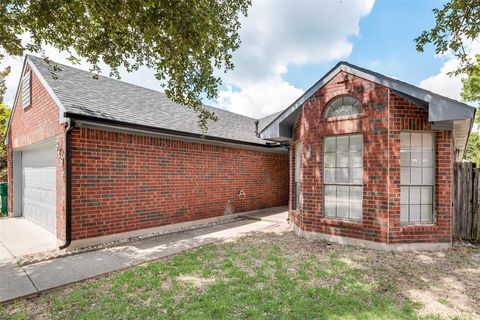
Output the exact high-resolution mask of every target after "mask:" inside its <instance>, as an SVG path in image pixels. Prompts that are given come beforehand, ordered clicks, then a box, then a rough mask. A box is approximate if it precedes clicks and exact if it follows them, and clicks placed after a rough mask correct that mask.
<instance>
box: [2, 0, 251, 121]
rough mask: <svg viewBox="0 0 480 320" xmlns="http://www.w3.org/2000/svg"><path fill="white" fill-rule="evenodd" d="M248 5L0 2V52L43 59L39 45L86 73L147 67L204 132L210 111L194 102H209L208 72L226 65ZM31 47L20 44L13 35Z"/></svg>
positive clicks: (245, 0)
mask: <svg viewBox="0 0 480 320" xmlns="http://www.w3.org/2000/svg"><path fill="white" fill-rule="evenodd" d="M250 3H251V0H195V1H186V0H185V1H183V0H178V1H171V0H128V1H126V0H108V1H98V0H76V1H59V0H5V1H2V2H1V3H0V49H4V51H5V52H6V53H8V54H10V55H17V56H18V55H23V53H24V52H25V51H26V50H28V51H31V52H35V53H39V54H43V53H44V49H43V48H44V46H45V45H46V44H48V45H51V46H53V47H55V48H57V49H58V50H60V51H67V52H69V53H70V60H71V61H72V62H74V63H78V62H79V58H85V59H86V61H87V62H89V63H90V64H91V66H92V67H91V71H92V72H93V73H94V74H98V73H99V72H100V68H99V63H100V62H101V61H103V62H104V63H106V64H107V65H108V66H109V67H110V68H111V70H112V71H111V75H112V76H116V77H119V68H120V67H124V68H125V69H126V70H127V71H129V72H131V71H135V70H138V68H139V67H141V66H147V67H149V68H153V69H155V71H156V74H155V76H156V78H157V79H158V80H161V82H162V83H163V86H164V88H165V93H166V95H167V96H168V97H170V98H171V99H172V100H174V101H175V102H177V103H179V104H183V105H186V106H189V107H191V108H193V109H194V110H195V111H197V114H198V116H199V125H200V127H201V128H202V129H203V130H206V128H207V122H208V120H215V119H216V116H215V114H214V113H212V112H209V111H207V110H205V109H204V108H203V106H202V103H201V98H207V99H211V98H215V97H216V96H217V92H218V91H217V90H218V89H217V88H218V86H219V84H220V83H221V79H220V77H218V76H216V75H215V74H214V71H215V70H223V71H227V70H230V69H232V68H233V63H232V52H233V51H234V50H236V49H237V48H238V47H239V45H240V38H239V35H238V30H239V28H240V22H239V18H240V16H241V15H246V14H247V10H248V7H249V6H250ZM25 33H27V34H29V35H30V36H31V42H30V43H28V44H26V45H23V44H22V41H21V35H23V34H25Z"/></svg>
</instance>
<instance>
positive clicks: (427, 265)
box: [243, 232, 480, 318]
mask: <svg viewBox="0 0 480 320" xmlns="http://www.w3.org/2000/svg"><path fill="white" fill-rule="evenodd" d="M248 241H255V243H259V242H262V241H265V242H269V241H273V242H274V243H275V244H276V245H278V246H280V247H281V248H282V250H285V254H286V255H289V256H290V258H292V259H293V260H294V261H297V262H298V263H296V262H294V263H293V264H292V266H291V267H293V268H294V269H297V271H298V269H299V268H300V265H301V263H300V262H301V261H305V259H308V258H310V259H312V257H313V259H315V261H316V263H326V261H325V258H326V257H330V258H331V257H336V258H337V259H339V260H340V261H342V262H344V263H345V264H346V265H348V266H349V267H350V268H353V269H355V270H359V271H361V272H362V273H363V274H364V277H365V278H367V279H368V280H369V281H371V282H372V283H376V284H377V288H378V290H381V291H385V292H391V293H393V294H394V295H396V296H397V297H398V299H399V300H410V301H413V302H414V303H419V304H421V307H420V310H419V313H420V314H421V315H424V314H434V315H439V316H441V317H460V318H480V303H479V301H480V289H479V288H480V259H479V257H480V245H479V244H476V245H474V244H471V243H464V242H456V243H454V245H453V246H452V248H450V249H448V250H444V251H440V252H430V251H416V252H385V251H378V250H370V249H365V248H357V247H352V246H344V245H338V244H333V243H329V242H327V241H321V240H309V239H304V238H300V237H297V236H295V235H294V234H293V233H291V232H284V233H280V234H275V233H271V234H265V233H258V234H255V237H254V238H251V239H246V241H244V242H245V243H244V244H243V245H248V243H247V242H248ZM327 261H328V259H327ZM338 281H339V279H338V278H337V277H335V276H332V277H325V278H318V277H312V278H311V280H310V282H309V283H307V286H326V287H331V286H334V285H335V284H336V283H337V282H338Z"/></svg>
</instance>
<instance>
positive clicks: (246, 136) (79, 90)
mask: <svg viewBox="0 0 480 320" xmlns="http://www.w3.org/2000/svg"><path fill="white" fill-rule="evenodd" d="M28 59H29V60H30V61H31V62H32V63H33V64H34V65H35V67H36V68H37V69H38V71H39V72H40V73H41V75H42V76H43V78H44V79H45V81H46V82H47V83H48V85H49V86H50V87H51V89H52V90H53V92H54V93H55V95H56V96H57V97H58V99H59V100H60V102H61V103H62V105H63V107H64V108H65V110H66V112H67V113H72V114H76V115H83V116H91V117H97V118H102V119H108V120H114V121H119V122H124V123H130V124H136V125H143V126H149V127H155V128H161V129H169V130H175V131H181V132H186V133H194V134H201V130H200V128H199V126H198V123H197V114H196V113H195V112H194V111H193V110H191V109H190V108H187V107H185V106H181V105H178V104H176V103H174V102H172V101H171V100H170V99H169V98H167V96H166V95H165V94H164V93H162V92H159V91H155V90H150V89H146V88H143V87H139V86H136V85H133V84H129V83H126V82H123V81H119V80H115V79H112V78H108V77H104V76H100V77H99V78H98V79H94V78H93V76H92V74H91V73H90V72H87V71H83V70H79V69H76V68H72V67H69V66H66V65H62V64H59V63H55V64H56V65H58V66H59V67H60V69H61V71H55V77H56V79H54V77H52V74H51V72H50V70H49V68H48V64H47V63H46V62H45V61H44V60H43V59H41V58H38V57H35V56H31V55H29V56H28ZM205 108H206V109H207V110H209V111H213V112H215V114H216V115H217V116H218V121H216V122H209V124H208V132H207V136H212V137H218V138H223V139H231V140H237V141H241V142H249V143H257V144H263V145H265V144H267V142H266V141H265V140H262V139H260V138H257V137H256V136H255V132H254V131H255V124H254V121H255V119H254V118H250V117H246V116H242V115H240V114H236V113H233V112H229V111H225V110H222V109H219V108H214V107H210V106H205ZM267 118H268V117H267ZM263 119H266V118H263ZM263 119H260V121H261V123H262V125H261V128H263V127H264V126H265V125H266V124H268V123H267V122H265V121H264V120H263Z"/></svg>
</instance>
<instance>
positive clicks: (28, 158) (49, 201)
mask: <svg viewBox="0 0 480 320" xmlns="http://www.w3.org/2000/svg"><path fill="white" fill-rule="evenodd" d="M55 156H56V152H55V142H49V143H44V144H42V145H40V146H37V147H35V148H33V149H30V150H26V151H23V152H22V175H23V199H22V203H23V217H25V218H26V219H28V220H30V221H32V222H34V223H36V224H38V225H40V226H42V227H43V228H45V229H47V230H48V231H50V232H52V233H56V232H55V231H56V228H55V226H56V165H55Z"/></svg>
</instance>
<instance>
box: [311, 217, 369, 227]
mask: <svg viewBox="0 0 480 320" xmlns="http://www.w3.org/2000/svg"><path fill="white" fill-rule="evenodd" d="M320 222H322V223H325V224H329V225H349V226H362V220H353V219H339V218H321V219H320Z"/></svg>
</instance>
